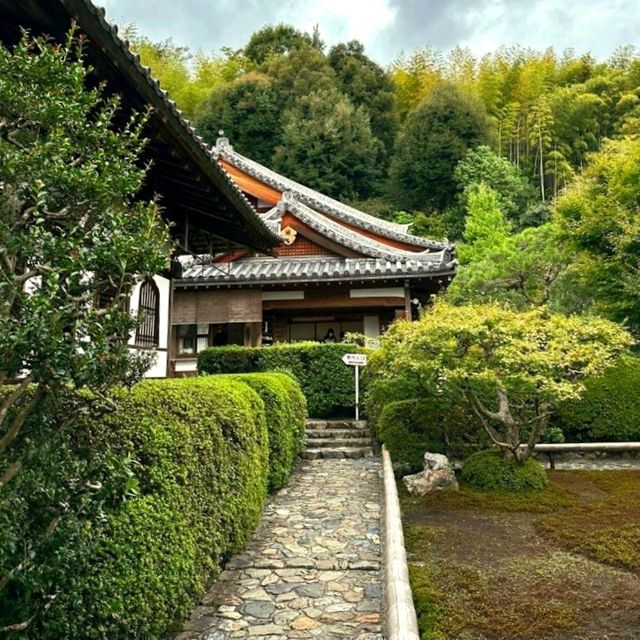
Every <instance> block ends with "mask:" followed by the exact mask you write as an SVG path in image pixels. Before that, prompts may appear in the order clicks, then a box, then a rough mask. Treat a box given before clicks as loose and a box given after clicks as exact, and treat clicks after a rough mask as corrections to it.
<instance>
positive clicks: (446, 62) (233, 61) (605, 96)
mask: <svg viewBox="0 0 640 640" xmlns="http://www.w3.org/2000/svg"><path fill="white" fill-rule="evenodd" d="M129 35H130V38H131V40H132V42H133V46H134V48H135V49H137V50H138V51H139V52H140V54H141V57H142V60H143V62H144V63H145V64H147V65H149V66H150V67H151V69H152V71H153V73H154V75H156V76H157V77H158V78H159V79H160V80H161V82H162V84H163V86H164V87H165V88H166V89H167V90H168V91H169V93H170V94H171V96H172V97H173V98H174V99H175V100H176V101H177V103H178V105H179V106H180V107H181V108H182V109H183V110H184V111H185V113H186V114H187V115H188V116H189V117H190V118H191V119H192V120H193V121H194V123H195V125H196V126H197V128H198V130H199V133H200V134H201V135H202V136H203V137H204V138H205V139H206V140H207V141H208V142H210V143H214V142H215V139H216V137H217V136H218V132H219V131H220V130H224V132H225V134H226V135H227V136H228V137H229V138H230V140H231V142H232V144H233V145H234V147H235V148H236V149H237V150H238V151H240V152H241V153H243V154H246V155H248V156H249V157H251V158H253V159H255V160H257V161H259V162H261V163H264V164H267V165H269V166H271V167H273V168H274V169H276V170H278V171H280V172H282V173H284V174H286V175H288V176H290V177H292V178H294V179H297V180H299V181H301V182H303V183H305V184H308V185H309V186H311V187H314V188H316V189H319V190H321V191H323V192H325V193H327V194H329V195H332V196H335V197H339V198H341V199H343V200H345V201H349V202H352V203H354V204H355V205H356V206H358V207H360V208H362V209H364V210H367V211H370V212H371V213H374V214H376V215H379V216H382V217H385V218H389V219H395V220H397V221H400V222H405V223H412V225H413V231H414V233H418V234H423V235H430V236H434V237H448V238H450V239H452V240H456V241H458V246H459V257H460V260H461V263H462V266H461V269H460V274H459V276H458V278H457V279H456V281H455V283H454V285H453V286H452V287H451V289H450V290H449V292H448V295H449V296H450V297H451V298H452V299H454V300H456V301H459V302H464V301H469V300H474V301H477V300H478V299H480V300H491V299H499V300H507V301H509V303H510V304H512V305H516V306H531V305H540V304H548V305H550V306H552V307H555V308H557V309H558V310H562V311H567V312H573V311H597V312H598V313H603V314H604V315H608V316H610V317H614V318H615V319H617V320H628V321H630V322H631V323H632V325H633V327H640V304H639V303H638V302H637V300H638V299H640V296H638V293H640V291H639V289H640V286H639V285H638V284H637V282H638V277H637V276H638V273H639V271H640V267H639V260H638V253H639V250H638V246H639V241H640V224H639V223H638V221H637V215H636V214H637V210H638V206H639V205H640V186H638V185H640V142H639V141H638V139H637V137H636V135H637V133H638V132H639V131H640V54H638V53H637V52H636V51H635V50H634V49H633V47H631V46H623V47H620V48H619V49H618V50H617V51H616V52H615V53H614V55H612V56H611V58H610V59H608V60H604V61H600V60H596V59H594V58H593V57H592V56H591V55H590V54H588V53H576V52H574V51H565V52H562V53H559V52H557V51H554V50H553V49H552V48H549V49H547V50H545V51H534V50H530V49H522V48H516V47H514V48H508V49H505V48H503V49H498V50H496V51H494V52H493V53H491V54H488V55H486V56H483V57H482V58H477V57H475V56H474V55H473V54H472V53H471V52H470V51H469V50H466V49H461V48H457V49H454V50H452V51H450V52H449V53H447V54H444V53H441V52H439V51H436V50H433V49H423V50H419V51H415V52H414V53H412V54H410V55H403V56H400V57H398V58H397V59H396V60H395V61H394V62H393V63H392V64H391V65H390V66H389V67H388V68H386V69H383V68H382V67H380V66H379V65H378V64H376V63H375V62H374V61H373V60H371V59H370V58H369V57H368V56H367V54H366V52H365V50H364V47H363V46H362V45H361V44H360V43H359V42H356V41H352V42H348V43H344V44H339V45H337V46H334V47H331V48H328V47H326V46H325V45H324V43H323V42H322V39H321V36H320V34H319V33H318V32H317V31H316V32H314V33H302V32H300V31H297V30H296V29H294V28H293V27H290V26H287V25H277V26H268V27H265V28H264V29H262V30H261V31H258V32H256V33H255V34H253V36H252V37H251V38H250V40H249V42H248V43H247V44H246V46H245V47H244V48H243V49H240V50H230V49H224V50H223V51H222V52H221V53H220V54H219V55H217V56H210V57H207V56H205V55H203V54H201V53H197V54H192V53H191V52H189V51H188V50H186V49H184V48H180V47H177V46H175V45H173V44H172V43H171V42H170V41H169V42H165V43H159V44H158V43H152V42H150V41H148V40H146V39H144V38H141V37H138V36H137V35H136V34H135V32H134V31H131V32H130V34H129Z"/></svg>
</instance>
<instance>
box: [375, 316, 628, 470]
mask: <svg viewBox="0 0 640 640" xmlns="http://www.w3.org/2000/svg"><path fill="white" fill-rule="evenodd" d="M631 343H632V340H631V337H630V336H629V334H628V333H627V332H626V331H624V330H623V329H622V328H620V327H619V326H617V325H615V324H613V323H611V322H609V321H607V320H601V319H596V318H587V317H566V316H562V315H559V314H553V313H549V312H548V311H547V310H546V309H544V308H537V309H533V310H531V311H526V312H516V311H512V310H510V309H507V308H504V307H501V306H500V305H497V304H491V305H468V306H460V307H453V306H451V305H448V304H445V303H439V304H436V305H435V307H434V308H433V309H431V310H429V312H428V313H425V315H424V316H423V317H422V318H421V319H420V320H419V321H418V322H407V321H404V322H403V321H400V322H396V323H394V324H393V325H392V326H391V328H390V329H389V331H388V332H387V334H386V335H385V337H384V338H383V340H382V348H381V349H380V350H378V351H377V352H376V353H374V354H373V356H372V357H371V370H370V372H369V377H370V378H372V381H371V384H372V386H373V387H374V390H375V387H378V388H379V389H380V388H382V389H384V388H392V387H393V386H394V384H395V379H396V378H397V377H398V375H399V374H401V375H400V385H402V386H404V387H408V386H413V387H414V388H416V389H422V390H423V392H426V393H429V394H431V395H443V396H447V397H449V399H450V401H452V402H453V401H456V400H457V401H459V402H464V403H465V404H466V406H467V407H468V409H469V410H470V411H473V413H474V414H475V416H476V418H477V419H478V421H479V422H480V423H481V424H482V426H483V428H484V430H485V431H486V433H487V435H488V436H489V438H490V439H491V441H492V442H493V443H494V444H495V445H497V446H498V447H500V448H501V449H502V450H503V451H504V453H506V454H507V455H509V456H512V457H515V458H516V459H517V460H518V461H520V462H524V461H525V460H526V459H527V458H528V457H529V456H530V455H531V453H532V451H533V448H534V446H535V444H536V443H537V442H538V441H539V439H540V436H541V434H542V432H543V430H544V428H545V426H546V425H547V423H548V418H549V416H550V415H552V414H553V412H554V410H555V409H556V407H557V406H558V405H559V404H562V403H563V402H567V401H570V400H577V399H579V398H580V397H581V395H582V393H583V391H584V385H583V382H584V380H585V379H586V378H589V377H592V376H597V375H599V374H601V373H602V372H603V371H604V370H605V369H606V368H607V367H609V366H611V365H612V364H614V363H615V361H616V359H617V358H618V357H619V356H620V355H621V354H623V353H624V352H625V350H626V349H627V348H628V347H629V346H630V344H631ZM374 395H376V393H375V391H374ZM377 395H378V396H379V395H380V391H379V390H378V392H377ZM417 397H420V396H419V394H417Z"/></svg>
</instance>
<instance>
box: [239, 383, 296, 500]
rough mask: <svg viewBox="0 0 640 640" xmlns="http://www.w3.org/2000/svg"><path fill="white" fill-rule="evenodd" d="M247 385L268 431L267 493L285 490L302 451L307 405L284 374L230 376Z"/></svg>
mask: <svg viewBox="0 0 640 640" xmlns="http://www.w3.org/2000/svg"><path fill="white" fill-rule="evenodd" d="M229 377H230V378H232V379H234V380H241V381H242V382H244V383H245V384H247V385H249V386H250V387H251V388H252V389H253V390H254V391H255V392H256V393H257V394H258V395H259V396H260V397H261V398H262V400H263V402H264V408H265V415H266V419H267V429H268V431H269V489H270V490H271V491H275V490H277V489H281V488H282V487H284V486H286V484H287V481H288V480H289V476H290V475H291V472H292V471H293V467H294V464H295V461H296V458H297V456H298V454H299V453H300V451H301V450H302V445H303V442H304V434H305V423H306V417H307V402H306V400H305V398H304V395H303V394H302V391H301V390H300V387H299V386H298V384H297V383H296V382H295V380H294V379H293V378H292V377H291V376H289V375H287V374H285V373H247V374H242V375H239V376H229Z"/></svg>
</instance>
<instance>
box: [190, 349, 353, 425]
mask: <svg viewBox="0 0 640 640" xmlns="http://www.w3.org/2000/svg"><path fill="white" fill-rule="evenodd" d="M361 351H363V349H362V347H359V346H357V345H353V344H344V343H337V344H322V343H318V342H296V343H293V344H286V343H282V344H274V345H272V346H269V347H241V346H233V345H232V346H224V347H211V348H209V349H205V350H204V351H201V352H200V353H199V354H198V373H200V374H214V373H254V372H261V371H286V372H288V373H290V374H291V375H293V377H294V378H295V379H296V380H297V382H298V383H299V384H300V387H301V388H302V392H303V393H304V396H305V398H306V400H307V407H308V410H309V415H310V416H312V417H314V418H332V417H345V416H349V417H351V416H352V415H353V409H354V396H355V388H354V375H353V367H348V366H347V365H345V364H344V362H342V356H344V355H345V354H346V353H353V352H361Z"/></svg>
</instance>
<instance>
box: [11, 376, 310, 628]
mask: <svg viewBox="0 0 640 640" xmlns="http://www.w3.org/2000/svg"><path fill="white" fill-rule="evenodd" d="M250 378H251V379H245V377H244V376H234V377H230V376H206V377H201V378H184V379H180V380H176V379H173V380H153V381H152V380H148V381H144V382H141V383H140V384H138V385H136V386H134V387H133V388H132V389H131V391H124V390H118V391H114V393H113V394H112V398H111V400H112V402H113V405H114V406H115V410H113V409H112V410H106V411H105V410H101V411H99V410H98V406H96V405H95V404H88V403H84V404H83V403H77V402H74V400H73V399H72V398H71V399H67V398H61V399H60V401H58V402H53V401H51V402H48V403H46V404H45V406H44V407H43V410H42V412H40V413H37V414H35V415H34V416H33V417H32V419H30V421H29V423H28V424H26V425H25V427H24V430H23V432H22V433H21V436H20V438H19V440H18V441H16V443H15V446H12V447H11V450H10V456H6V458H7V459H2V460H0V475H2V473H3V470H4V468H5V465H8V464H11V462H12V461H13V460H15V459H17V458H19V459H20V460H21V461H22V463H23V467H22V470H21V472H20V473H19V474H18V475H17V476H16V477H15V478H14V480H13V481H12V483H11V484H10V485H8V486H7V487H0V539H2V541H3V543H2V544H1V545H0V574H1V575H5V576H6V575H8V574H9V573H10V572H11V570H12V569H13V568H14V567H16V566H17V565H18V564H19V563H20V562H21V561H22V560H24V558H25V557H26V554H27V553H28V554H29V565H28V567H27V570H26V571H22V572H17V573H16V574H15V575H14V576H13V577H12V578H11V579H10V580H9V581H8V583H7V585H6V586H5V588H4V589H2V590H0V627H3V626H5V625H11V624H15V623H19V622H21V621H23V620H28V619H29V618H30V617H31V616H33V615H34V614H36V615H35V616H34V620H33V622H32V624H31V625H30V627H29V632H28V633H29V637H34V638H36V637H37V638H39V639H41V640H49V639H56V640H57V639H58V638H74V639H75V640H85V639H86V640H88V639H96V640H97V639H106V638H119V639H122V640H126V639H128V638H132V639H133V638H145V639H146V640H156V639H160V638H167V637H172V636H173V635H174V632H175V631H176V629H177V628H179V626H180V624H181V622H182V620H183V619H184V617H185V616H186V615H187V614H188V613H189V611H190V610H191V608H192V607H193V605H194V603H195V601H196V600H197V598H198V597H200V595H201V594H202V592H203V591H204V589H205V588H206V585H207V584H208V583H209V581H210V580H211V579H212V578H213V577H215V575H216V574H217V573H218V572H219V571H220V570H221V567H222V565H223V563H224V561H225V559H226V558H228V557H230V556H231V555H232V554H233V553H235V552H237V551H238V550H240V549H241V548H242V547H243V546H244V544H245V542H246V540H247V537H248V536H249V535H250V533H251V531H252V530H253V529H254V528H255V527H256V525H257V523H258V521H259V518H260V514H261V511H262V507H263V503H264V500H265V497H266V495H267V488H268V485H269V484H271V483H273V484H274V485H277V484H278V483H281V482H285V481H286V478H288V476H289V474H290V473H291V470H292V468H293V465H294V463H295V453H294V452H295V451H297V449H298V447H299V446H300V445H299V441H300V439H301V434H302V429H303V426H304V400H303V398H302V395H301V392H300V390H299V389H298V388H297V386H296V384H295V382H294V381H293V380H292V379H291V378H290V377H289V376H286V375H284V374H275V375H272V374H261V375H260V376H252V377H250ZM256 390H257V391H256ZM4 392H6V389H4V390H3V388H0V396H2V394H3V393H4ZM81 409H82V410H81ZM87 409H88V410H87ZM0 435H1V433H0ZM272 467H273V468H272ZM61 504H66V505H67V510H66V511H61V509H60V505H61ZM60 515H62V516H63V517H62V519H61V520H60V521H59V524H58V525H57V528H55V529H53V530H52V531H51V532H50V533H47V532H48V531H49V530H50V527H51V523H52V522H53V521H55V519H56V518H57V517H58V516H60ZM52 593H55V594H56V598H55V600H54V601H53V602H52V604H51V606H50V608H49V610H48V611H46V613H43V604H44V603H46V602H48V597H49V596H50V595H51V594H52Z"/></svg>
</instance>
